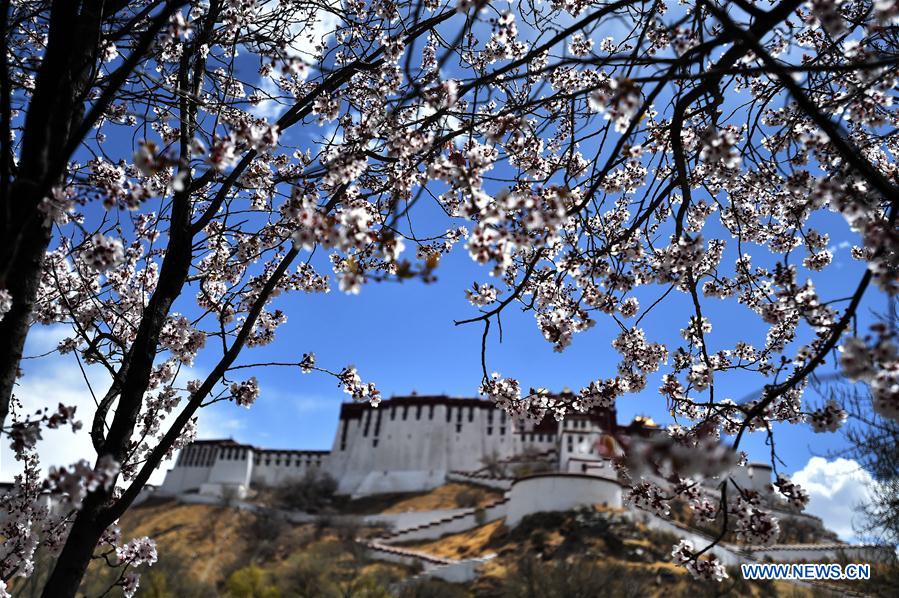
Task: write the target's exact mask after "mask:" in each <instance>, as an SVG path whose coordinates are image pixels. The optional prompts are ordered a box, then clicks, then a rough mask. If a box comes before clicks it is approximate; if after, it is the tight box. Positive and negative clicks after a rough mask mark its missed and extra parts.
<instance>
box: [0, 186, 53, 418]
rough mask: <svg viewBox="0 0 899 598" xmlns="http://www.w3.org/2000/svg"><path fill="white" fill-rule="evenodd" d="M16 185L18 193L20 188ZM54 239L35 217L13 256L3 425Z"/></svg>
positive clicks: (0, 345) (3, 332)
mask: <svg viewBox="0 0 899 598" xmlns="http://www.w3.org/2000/svg"><path fill="white" fill-rule="evenodd" d="M18 187H21V186H20V185H14V186H13V187H12V192H13V196H14V197H15V194H16V191H17V188H18ZM49 243H50V227H48V226H43V222H42V221H41V220H35V221H33V222H32V225H31V226H29V227H28V230H27V231H26V232H25V235H24V238H23V241H22V245H21V249H20V251H18V252H17V255H16V256H15V258H14V259H13V260H11V265H10V271H11V272H14V273H15V275H14V276H9V277H8V278H7V279H6V285H5V286H6V289H7V290H8V291H9V293H10V294H11V295H12V296H13V305H12V310H10V311H9V313H7V314H6V316H5V317H4V318H3V319H2V320H0V339H3V340H2V342H0V428H2V427H3V424H4V422H5V421H6V416H7V415H8V414H9V403H10V399H11V398H12V394H13V390H14V387H15V384H16V379H17V378H18V373H19V363H20V361H21V359H22V351H23V349H24V347H25V337H26V336H27V335H28V328H29V326H30V323H31V312H32V309H33V308H34V299H35V297H36V296H37V291H38V287H39V286H40V281H41V270H42V268H43V264H44V255H45V254H46V250H47V246H48V244H49Z"/></svg>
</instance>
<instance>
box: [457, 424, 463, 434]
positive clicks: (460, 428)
mask: <svg viewBox="0 0 899 598" xmlns="http://www.w3.org/2000/svg"><path fill="white" fill-rule="evenodd" d="M461 431H462V424H456V434H458V433H460V432H461Z"/></svg>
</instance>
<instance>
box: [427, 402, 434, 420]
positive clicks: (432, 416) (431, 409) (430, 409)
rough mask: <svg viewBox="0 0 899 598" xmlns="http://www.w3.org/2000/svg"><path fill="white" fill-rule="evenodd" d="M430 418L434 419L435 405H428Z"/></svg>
mask: <svg viewBox="0 0 899 598" xmlns="http://www.w3.org/2000/svg"><path fill="white" fill-rule="evenodd" d="M428 419H434V406H433V405H429V406H428Z"/></svg>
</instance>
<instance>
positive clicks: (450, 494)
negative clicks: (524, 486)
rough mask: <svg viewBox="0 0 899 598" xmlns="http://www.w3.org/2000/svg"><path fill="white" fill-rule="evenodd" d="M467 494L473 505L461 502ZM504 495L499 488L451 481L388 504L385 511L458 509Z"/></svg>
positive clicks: (482, 503)
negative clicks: (461, 498)
mask: <svg viewBox="0 0 899 598" xmlns="http://www.w3.org/2000/svg"><path fill="white" fill-rule="evenodd" d="M465 495H467V496H468V497H470V499H473V502H474V504H473V505H467V504H464V505H463V504H460V497H462V496H465ZM501 496H502V493H501V492H499V491H497V490H491V489H488V488H481V487H479V486H473V485H470V484H458V483H449V484H444V485H443V486H439V487H437V488H434V489H433V490H431V491H430V492H426V493H424V494H417V495H414V496H409V497H408V498H404V499H401V500H399V501H397V502H396V503H394V504H392V505H390V506H388V507H387V508H385V509H384V510H383V511H382V512H384V513H404V512H406V511H436V510H438V509H458V508H459V507H460V506H483V505H486V504H489V503H491V502H493V501H495V500H497V499H498V498H500V497H501Z"/></svg>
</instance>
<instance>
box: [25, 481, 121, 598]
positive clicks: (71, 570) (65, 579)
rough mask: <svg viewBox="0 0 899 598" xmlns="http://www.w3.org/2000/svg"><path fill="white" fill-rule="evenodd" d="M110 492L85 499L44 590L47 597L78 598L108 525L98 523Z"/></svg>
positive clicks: (92, 494) (44, 596)
mask: <svg viewBox="0 0 899 598" xmlns="http://www.w3.org/2000/svg"><path fill="white" fill-rule="evenodd" d="M106 498H107V492H105V491H102V490H101V491H98V492H92V493H91V494H89V495H88V496H87V498H85V500H84V503H83V504H82V507H81V510H80V511H79V512H78V517H76V518H75V522H74V523H73V524H72V529H71V531H70V532H69V535H68V537H67V538H66V543H65V546H63V549H62V552H61V553H60V555H59V558H58V559H56V563H55V564H54V566H53V571H52V573H51V574H50V578H49V579H48V580H47V584H46V585H45V586H44V590H43V592H42V594H41V596H43V598H74V596H75V595H76V594H77V592H78V588H79V587H80V586H81V580H82V578H83V577H84V573H85V571H87V566H88V565H89V564H90V562H91V557H92V556H93V554H94V548H96V546H97V542H99V541H100V536H101V535H102V534H103V530H104V529H106V526H104V525H102V524H101V523H100V521H99V520H98V516H99V513H100V511H101V509H102V506H103V503H104V502H105V500H106Z"/></svg>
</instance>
